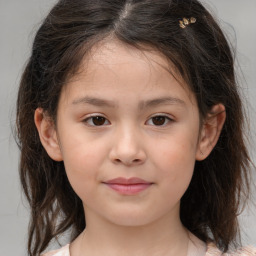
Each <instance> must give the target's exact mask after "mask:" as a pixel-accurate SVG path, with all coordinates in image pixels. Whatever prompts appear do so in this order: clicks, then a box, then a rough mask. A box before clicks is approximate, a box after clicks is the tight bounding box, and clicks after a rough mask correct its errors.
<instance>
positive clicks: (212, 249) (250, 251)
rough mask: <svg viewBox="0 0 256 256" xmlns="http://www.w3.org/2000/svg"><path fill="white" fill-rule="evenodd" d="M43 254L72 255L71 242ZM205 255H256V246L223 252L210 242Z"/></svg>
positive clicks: (49, 255)
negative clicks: (70, 250) (70, 251)
mask: <svg viewBox="0 0 256 256" xmlns="http://www.w3.org/2000/svg"><path fill="white" fill-rule="evenodd" d="M41 256H70V253H69V244H67V245H66V246H64V247H62V248H60V249H58V250H54V251H51V252H48V253H45V254H43V255H41ZM188 256H198V253H197V251H196V250H192V251H191V250H189V253H188ZM203 256H256V248H254V247H252V246H248V247H243V248H241V249H238V250H237V251H235V252H232V253H221V251H220V250H219V249H218V248H217V247H216V246H215V245H214V244H213V243H209V244H207V247H206V253H205V254H204V255H203Z"/></svg>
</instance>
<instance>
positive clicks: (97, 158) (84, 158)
mask: <svg viewBox="0 0 256 256" xmlns="http://www.w3.org/2000/svg"><path fill="white" fill-rule="evenodd" d="M62 153H63V159H64V165H65V170H66V173H67V176H68V179H69V182H70V184H71V186H72V188H73V189H74V191H75V192H76V193H77V194H78V196H79V197H80V198H83V197H84V196H85V195H86V194H87V193H88V191H91V190H92V189H93V187H92V184H94V183H95V182H97V181H98V180H99V175H98V174H99V170H100V167H101V165H102V162H103V155H104V152H103V149H102V147H100V145H98V144H97V143H94V144H93V143H91V142H88V143H82V142H81V138H80V139H79V140H77V139H75V137H73V138H72V140H66V141H65V144H64V145H63V150H62ZM92 159H93V161H92Z"/></svg>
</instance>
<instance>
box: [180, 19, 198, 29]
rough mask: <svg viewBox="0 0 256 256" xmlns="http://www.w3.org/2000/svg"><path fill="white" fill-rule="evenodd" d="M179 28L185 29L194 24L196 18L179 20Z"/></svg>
mask: <svg viewBox="0 0 256 256" xmlns="http://www.w3.org/2000/svg"><path fill="white" fill-rule="evenodd" d="M179 23H180V27H181V28H186V27H187V26H188V25H189V24H192V23H196V18H194V17H191V18H183V19H182V20H179Z"/></svg>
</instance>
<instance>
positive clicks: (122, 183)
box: [103, 177, 153, 195]
mask: <svg viewBox="0 0 256 256" xmlns="http://www.w3.org/2000/svg"><path fill="white" fill-rule="evenodd" d="M103 183H104V184H105V185H107V186H108V187H109V188H111V189H113V190H115V191H116V192H118V193H119V194H122V195H135V194H138V193H140V192H142V191H144V190H146V189H147V188H149V187H150V186H151V185H152V184H153V183H152V182H149V181H146V180H143V179H140V178H137V177H132V178H129V179H127V178H123V177H118V178H115V179H112V180H108V181H105V182H103Z"/></svg>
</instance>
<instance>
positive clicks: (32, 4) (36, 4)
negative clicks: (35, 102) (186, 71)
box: [0, 0, 256, 256]
mask: <svg viewBox="0 0 256 256" xmlns="http://www.w3.org/2000/svg"><path fill="white" fill-rule="evenodd" d="M55 2H56V1H55V0H0V29H1V30H0V163H1V171H0V256H14V255H15V256H20V255H27V253H26V249H25V247H26V237H27V225H28V209H27V204H26V201H25V199H24V197H23V196H22V193H21V187H20V184H19V177H18V159H19V153H18V149H17V146H16V144H15V142H14V139H13V136H12V126H14V124H15V100H16V95H17V88H18V84H19V80H20V76H21V73H22V70H23V67H24V64H25V62H26V60H27V58H28V56H29V53H30V49H31V45H32V40H33V37H34V35H35V32H36V30H37V29H38V28H39V25H40V22H41V20H42V19H43V17H44V16H45V15H46V14H47V12H48V11H49V9H50V8H51V7H52V6H53V4H54V3H55ZM204 3H205V4H206V6H207V7H208V9H210V10H211V11H212V12H213V13H214V16H215V17H217V19H218V20H219V21H220V23H221V27H222V28H223V29H224V30H225V31H226V33H227V35H228V38H229V40H230V41H231V42H232V44H233V45H234V46H235V48H236V60H237V63H236V67H237V70H238V71H239V79H240V80H241V87H242V90H243V94H244V96H245V99H246V100H247V106H248V109H249V112H250V116H251V122H250V124H251V130H252V135H253V136H252V137H251V138H250V141H251V147H250V151H251V153H252V157H253V159H254V162H255V159H256V157H255V155H256V150H255V148H254V143H253V141H255V136H254V133H255V127H256V122H255V121H254V120H255V117H256V115H255V109H256V101H255V98H256V22H255V12H256V0H243V1H241V0H204ZM254 172H255V171H254ZM254 177H255V175H254ZM254 181H255V179H254ZM253 193H254V196H255V190H254V192H253ZM255 212H256V209H255V208H254V207H252V206H251V207H250V209H248V208H247V209H246V211H245V212H244V213H243V214H242V215H241V217H240V220H241V223H242V225H241V226H242V229H243V235H242V239H243V241H244V243H245V244H248V243H250V244H253V245H254V246H256V214H255Z"/></svg>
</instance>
